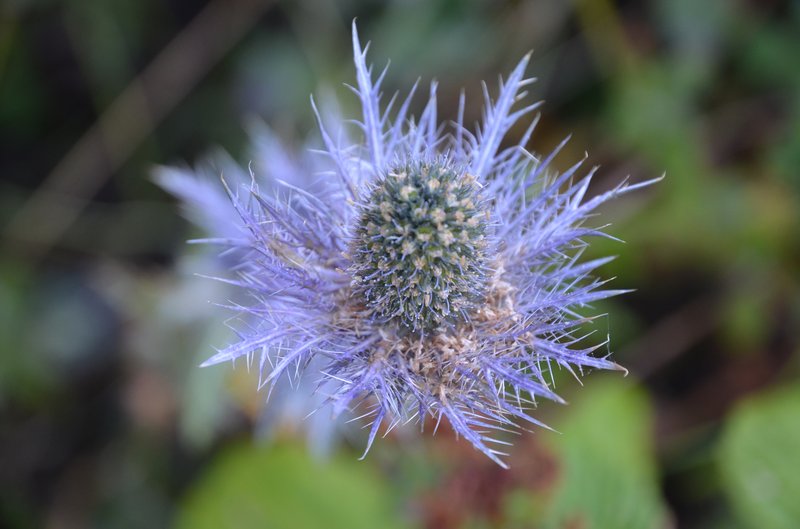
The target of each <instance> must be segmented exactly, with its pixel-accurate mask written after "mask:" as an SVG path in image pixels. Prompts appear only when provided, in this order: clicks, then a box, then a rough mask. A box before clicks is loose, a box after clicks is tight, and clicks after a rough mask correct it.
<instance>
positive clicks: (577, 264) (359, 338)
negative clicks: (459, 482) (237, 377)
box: [162, 25, 649, 466]
mask: <svg viewBox="0 0 800 529" xmlns="http://www.w3.org/2000/svg"><path fill="white" fill-rule="evenodd" d="M353 47H354V54H355V66H356V78H357V83H356V86H354V87H351V88H352V90H353V92H354V93H355V94H356V95H357V96H358V98H359V100H360V103H361V106H362V111H363V114H362V116H361V118H360V119H359V120H356V121H355V122H354V123H355V127H356V129H357V130H356V133H357V134H356V136H357V137H358V139H357V140H356V141H353V140H351V139H350V134H349V132H348V130H349V129H348V126H349V125H350V123H351V122H349V121H347V122H345V121H341V123H339V124H334V125H333V126H331V124H330V120H326V119H322V117H321V116H320V113H319V111H318V110H317V107H316V106H314V110H315V112H316V113H317V118H318V121H319V126H320V132H321V136H322V148H320V149H318V150H317V154H318V155H319V157H318V159H317V160H318V161H317V162H314V163H309V164H306V167H307V168H308V169H309V170H313V172H314V174H308V175H305V176H303V175H300V176H296V177H295V178H291V179H289V178H286V179H280V180H278V179H275V178H272V179H270V178H269V175H270V174H280V173H279V172H278V173H276V172H275V171H271V170H270V168H269V164H270V163H271V162H270V159H269V158H265V160H264V167H263V168H264V169H265V172H266V173H267V177H264V176H263V175H262V176H260V175H259V174H258V170H259V168H258V167H255V169H254V171H252V174H251V178H250V179H249V181H248V182H241V181H239V182H236V181H235V182H234V184H233V185H232V184H231V183H230V182H231V179H230V178H224V180H225V182H227V184H226V185H227V187H228V193H229V196H230V199H231V205H232V207H231V206H221V205H219V204H217V203H214V204H207V205H206V207H207V208H208V210H209V211H208V212H207V214H205V216H204V218H203V219H201V223H203V225H204V226H206V227H207V228H208V229H209V230H210V231H211V233H212V235H214V239H213V240H211V241H210V242H216V243H219V244H223V245H224V246H226V247H228V248H229V250H227V252H228V253H229V254H230V255H234V256H235V259H233V261H232V262H233V263H234V264H233V265H232V268H233V271H234V273H235V276H234V277H230V278H227V281H229V282H230V283H232V284H233V285H235V286H236V287H238V288H239V289H241V290H242V291H243V292H246V294H247V301H246V302H245V303H237V304H235V305H232V308H233V309H234V310H236V311H237V313H238V314H239V316H240V317H239V321H240V323H241V324H240V325H237V326H236V331H237V333H238V335H239V340H238V341H237V342H236V343H234V344H232V345H230V346H229V347H227V348H225V349H223V350H221V351H219V352H218V354H216V355H214V356H213V357H211V358H210V359H209V360H208V361H206V362H205V363H204V364H203V365H213V364H217V363H221V362H225V361H229V360H234V359H236V358H239V357H246V358H247V362H248V364H252V363H254V362H257V366H258V369H259V370H260V373H261V384H262V385H268V386H269V387H270V388H274V386H275V384H276V383H277V382H278V381H279V380H282V379H294V378H297V377H305V378H306V379H307V378H308V377H309V376H310V377H312V378H313V379H314V381H315V383H316V384H317V386H315V387H316V394H317V396H318V397H320V398H322V399H323V401H324V404H326V405H329V406H330V408H331V409H332V411H333V414H334V415H335V416H339V415H340V414H341V413H342V412H344V411H348V412H353V413H356V414H358V415H361V416H362V418H363V419H365V420H367V421H369V423H368V424H370V425H371V426H370V429H369V432H370V433H369V438H368V441H367V450H369V446H371V444H372V442H373V440H374V439H375V436H376V435H377V433H378V431H379V429H380V427H381V425H382V424H384V425H386V428H387V430H390V429H392V428H393V427H395V426H396V425H398V424H401V423H405V422H410V421H417V422H418V423H419V424H420V425H424V424H425V422H426V420H427V419H431V420H432V421H433V422H434V423H435V424H436V425H437V426H438V424H439V422H440V421H441V420H442V419H446V420H447V421H448V422H449V423H450V425H451V426H452V428H453V429H454V430H455V432H457V433H458V434H459V435H460V436H463V437H464V438H466V439H467V440H469V441H470V442H471V443H472V444H473V445H474V446H475V447H476V448H478V449H479V450H481V451H482V452H483V453H485V454H486V455H487V456H488V457H490V458H491V459H492V460H494V461H496V462H497V463H498V464H500V465H503V466H505V464H504V463H503V461H502V460H501V456H503V455H504V454H503V452H502V451H501V450H500V449H499V448H498V447H499V446H502V445H503V444H505V442H504V441H502V440H501V439H498V438H496V436H493V433H497V432H499V431H503V430H509V429H513V428H515V427H516V423H517V422H518V421H520V420H522V421H527V422H530V423H533V424H537V425H541V423H540V422H539V421H537V420H536V419H535V418H534V417H532V416H531V414H530V413H531V411H532V410H533V409H534V408H535V407H536V403H537V399H542V398H544V399H550V400H554V401H558V402H561V399H560V398H559V396H558V395H557V394H556V393H555V392H554V390H553V385H554V383H553V379H552V370H553V369H556V368H563V369H566V370H567V371H569V372H571V373H573V374H576V375H577V374H578V373H580V372H582V371H583V369H584V368H601V369H620V368H619V367H618V366H617V365H616V364H615V363H613V362H611V361H610V360H608V359H607V358H605V357H598V356H594V355H593V353H594V352H595V351H596V350H597V349H598V347H599V346H597V345H593V346H590V345H582V344H584V343H585V341H584V339H585V338H586V331H585V330H582V328H583V326H584V324H585V323H586V322H587V321H588V318H587V317H585V316H584V315H582V314H581V312H580V311H581V309H582V308H583V307H585V306H587V304H590V303H591V302H593V301H595V300H599V299H603V298H607V297H609V296H613V295H616V294H619V293H621V292H622V291H620V290H608V289H605V286H604V285H605V281H602V280H599V279H596V278H594V277H592V276H591V275H590V274H591V273H592V271H593V270H595V269H596V268H597V267H599V266H601V265H603V264H604V263H606V262H608V261H609V260H610V258H603V259H595V260H589V261H582V260H581V255H582V253H583V251H584V249H585V248H586V245H587V242H586V241H587V239H588V238H590V237H593V236H606V235H605V234H604V233H603V232H602V231H601V229H600V228H592V227H589V226H587V225H585V222H586V220H587V219H588V218H589V217H590V215H591V214H592V212H593V211H594V210H595V209H596V208H597V207H598V206H599V205H600V204H602V203H603V202H605V201H607V200H609V199H610V198H613V197H615V196H618V195H620V194H622V193H625V192H627V191H630V190H633V189H636V188H638V187H642V186H644V185H647V184H649V182H645V183H643V184H637V185H626V184H622V185H620V186H618V187H616V188H615V189H613V190H611V191H609V192H606V193H604V194H601V195H599V196H596V197H594V198H591V199H587V200H584V196H585V193H586V191H587V188H588V186H589V182H590V179H591V177H592V174H593V173H594V170H595V169H594V168H593V169H591V170H589V171H588V174H585V175H584V176H580V175H579V170H580V169H581V166H582V163H583V161H580V162H578V163H576V164H575V165H573V166H572V167H570V168H569V169H567V170H566V171H564V172H563V173H561V174H558V173H556V172H555V171H554V170H553V169H552V168H551V167H550V162H551V160H552V159H553V157H554V156H555V155H556V154H557V153H558V152H559V150H560V149H561V148H562V147H563V145H564V143H566V140H565V142H564V143H562V144H561V145H559V146H558V147H557V148H556V149H555V150H554V152H553V153H551V154H550V155H548V156H546V157H543V158H540V157H537V156H535V155H533V154H531V153H529V152H528V151H526V150H525V148H524V145H525V144H526V143H527V142H528V139H529V138H530V136H531V134H532V132H533V129H534V127H535V125H536V119H533V120H532V122H531V123H530V125H529V126H528V127H527V129H526V130H525V132H524V133H523V134H522V137H521V138H520V139H519V142H518V143H517V144H516V145H513V146H511V147H504V148H501V144H502V142H503V141H504V139H505V137H506V134H507V133H508V131H509V130H510V129H511V127H512V126H514V125H515V124H516V123H518V122H519V121H520V120H523V119H525V118H527V117H528V116H530V115H531V113H532V112H533V111H534V109H536V107H537V106H538V103H534V104H530V105H527V106H522V107H521V108H519V105H518V103H519V101H520V100H521V99H522V98H523V97H524V96H525V93H524V92H523V91H522V90H523V88H524V87H525V86H526V85H528V84H530V83H531V82H532V80H530V79H525V78H524V71H525V68H526V66H527V62H528V57H525V58H523V59H522V61H520V63H519V64H518V65H517V67H516V68H515V69H514V70H513V71H512V72H511V74H510V75H509V77H508V79H506V80H505V82H502V81H501V84H500V88H499V94H498V95H497V98H496V99H495V100H492V99H491V97H490V95H489V90H488V89H487V88H486V86H485V85H484V115H483V120H482V122H481V124H480V125H479V126H478V128H477V130H476V131H474V132H471V131H470V130H468V129H467V128H466V127H465V126H464V123H463V116H464V108H465V99H464V97H463V95H462V97H461V99H460V104H459V112H458V117H457V119H456V121H455V123H454V124H452V125H451V126H447V127H446V126H443V125H440V123H439V122H438V120H437V110H436V84H435V83H433V84H432V85H431V87H430V92H429V95H428V100H427V104H426V105H425V107H424V109H423V111H422V113H421V114H420V115H419V117H418V118H416V117H414V116H412V115H411V114H410V112H409V109H410V107H411V102H412V97H413V94H414V91H415V90H414V89H415V88H416V85H415V87H414V89H412V90H411V93H410V94H409V95H408V96H407V97H405V98H403V99H402V100H399V99H397V98H396V97H395V98H392V99H391V100H390V101H389V102H388V104H387V105H386V107H385V108H384V107H382V106H381V91H380V90H381V89H380V86H381V81H382V79H383V76H384V75H385V73H386V70H383V72H382V73H381V74H380V75H379V76H378V77H377V79H375V78H374V77H373V75H372V70H371V67H369V66H368V65H367V63H366V48H363V49H362V47H361V45H360V42H359V39H358V35H357V32H356V28H355V25H354V26H353ZM312 105H313V100H312ZM274 159H275V163H281V161H282V158H281V155H280V153H277V154H276V155H275V158H274ZM287 180H288V181H287ZM312 180H313V186H309V185H308V184H309V182H311V181H312ZM162 183H164V185H165V186H166V187H167V188H169V189H171V190H172V191H173V192H175V193H176V194H178V195H179V196H181V197H182V198H184V199H185V200H188V201H189V202H192V203H194V204H195V205H197V204H200V205H204V204H203V202H204V200H203V199H202V197H201V198H198V197H197V196H193V191H192V190H191V186H186V185H184V184H185V183H186V182H182V181H180V180H176V179H169V178H166V179H164V180H162ZM220 185H222V184H220ZM201 194H202V193H201ZM205 202H209V201H208V200H206V201H205ZM214 202H216V200H214ZM225 208H227V209H225ZM209 219H210V220H209ZM215 223H224V224H226V227H225V228H220V227H218V226H216V227H215V226H214V224H215Z"/></svg>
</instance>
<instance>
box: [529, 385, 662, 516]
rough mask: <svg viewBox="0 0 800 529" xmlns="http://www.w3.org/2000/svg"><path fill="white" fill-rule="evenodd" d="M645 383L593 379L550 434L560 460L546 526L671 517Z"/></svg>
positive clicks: (547, 510)
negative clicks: (661, 483)
mask: <svg viewBox="0 0 800 529" xmlns="http://www.w3.org/2000/svg"><path fill="white" fill-rule="evenodd" d="M651 416H652V409H651V407H650V404H649V402H648V400H647V397H646V395H645V393H644V391H643V390H641V389H639V388H637V387H634V386H632V385H630V384H625V383H624V382H623V381H621V380H620V379H619V377H613V378H611V379H608V380H607V381H603V382H596V381H595V382H593V383H592V384H591V385H590V386H589V387H588V388H585V389H584V390H583V391H581V396H580V399H579V401H578V402H577V403H575V404H574V408H573V409H572V410H571V413H570V414H569V415H568V417H567V419H566V420H565V421H564V422H562V423H561V424H560V425H559V430H560V431H561V432H562V433H563V435H560V436H557V437H555V438H553V439H552V441H551V445H552V448H553V450H554V451H555V452H556V453H558V454H559V458H560V460H561V464H562V468H561V475H560V478H559V484H558V486H557V487H556V490H555V492H554V495H553V498H552V502H551V503H550V505H549V506H548V507H547V508H546V511H545V513H544V520H545V523H544V524H543V526H544V527H553V528H557V527H558V528H561V527H581V528H583V529H591V528H597V529H605V528H612V527H613V528H615V529H625V528H628V527H630V528H635V529H642V528H657V527H665V526H667V525H668V522H667V519H668V515H667V509H666V507H665V505H664V502H663V499H662V498H661V496H660V493H659V488H658V482H657V476H656V466H655V460H654V458H653V454H652V446H651V443H652V440H651Z"/></svg>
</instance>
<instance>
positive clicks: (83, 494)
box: [0, 0, 800, 529]
mask: <svg viewBox="0 0 800 529" xmlns="http://www.w3.org/2000/svg"><path fill="white" fill-rule="evenodd" d="M356 17H357V18H358V24H359V29H360V32H361V36H362V39H363V40H365V41H366V40H371V41H372V46H371V48H370V49H371V52H370V57H371V59H372V61H373V62H374V63H376V64H377V65H381V66H382V65H383V64H384V63H385V61H386V60H387V59H391V61H392V66H391V68H390V70H389V74H388V77H387V80H386V92H387V93H390V92H393V91H394V90H396V89H399V90H401V91H404V90H406V89H407V88H409V87H410V85H411V84H412V83H413V82H414V80H416V78H417V77H418V76H421V77H422V79H423V82H428V81H430V80H431V79H432V78H434V77H435V78H436V79H438V81H439V83H440V87H439V88H440V97H439V101H440V114H441V115H442V116H443V117H444V118H452V117H454V116H455V112H456V109H457V106H456V105H457V100H458V93H459V90H460V89H461V87H462V86H463V87H465V88H466V93H467V97H468V102H469V101H471V102H472V104H471V105H468V109H467V113H468V114H469V117H470V121H472V120H474V119H478V118H479V116H480V111H481V107H480V80H482V79H486V80H487V81H488V82H489V85H490V87H491V88H492V90H495V89H496V78H497V75H498V74H499V73H507V72H508V71H510V69H511V68H512V67H513V65H514V64H515V63H516V61H517V60H519V58H520V57H521V56H522V55H523V54H524V53H525V52H527V51H528V50H530V49H533V50H534V55H533V58H532V62H531V66H530V68H529V74H530V75H533V76H536V77H538V78H539V81H538V82H537V83H536V84H535V85H533V87H532V89H531V93H532V95H531V96H530V97H532V98H534V99H545V100H546V101H547V103H546V105H545V106H544V107H543V111H542V114H543V115H542V119H541V122H540V125H539V128H538V129H537V132H536V133H535V134H534V137H533V139H532V140H531V143H530V144H529V145H528V147H529V148H530V149H531V150H534V151H537V152H546V151H548V150H549V149H552V148H553V147H554V146H555V145H557V144H558V143H559V142H560V140H561V139H563V138H564V137H565V136H566V135H567V134H569V133H572V134H574V136H573V139H572V140H571V142H570V143H569V145H568V147H567V149H566V151H565V152H564V153H562V154H561V155H560V156H559V158H558V159H557V162H556V165H558V166H559V167H561V168H565V167H567V166H569V165H571V163H572V162H573V161H574V160H575V159H576V158H580V157H581V156H582V155H583V152H584V151H585V150H587V151H588V152H589V156H590V158H589V161H590V163H592V164H600V165H602V168H601V171H600V173H599V178H598V180H597V182H596V184H595V188H596V189H595V191H597V190H600V189H604V188H607V187H609V186H611V185H613V184H614V183H615V182H618V181H619V180H620V179H622V178H624V177H625V176H626V175H631V178H632V179H633V180H635V181H638V180H644V179H647V178H651V177H654V176H658V175H660V174H661V173H662V172H666V175H667V176H666V178H665V180H663V181H662V182H661V183H659V184H657V185H656V186H653V187H652V188H649V189H647V190H645V191H643V192H641V193H638V194H636V195H635V196H629V197H626V199H625V200H621V201H618V202H616V203H613V204H611V205H610V206H609V207H608V208H606V210H605V211H604V217H603V220H602V221H599V222H603V223H604V222H605V221H609V222H612V223H613V224H612V226H611V227H610V228H609V231H610V232H611V233H613V234H614V235H616V236H618V237H620V238H622V239H624V240H625V241H626V243H624V244H621V243H617V242H614V241H599V242H598V243H597V244H596V245H595V246H594V247H593V250H592V251H593V252H594V253H596V254H598V255H599V254H614V255H619V258H618V259H617V260H616V261H615V262H613V263H611V264H610V265H607V266H606V267H605V269H604V271H603V272H604V274H606V275H608V276H616V277H617V279H616V280H615V283H614V284H615V286H616V287H619V288H629V287H635V288H636V289H637V290H636V291H635V292H634V293H632V294H628V295H626V296H623V297H620V298H617V299H614V300H612V301H609V302H606V303H603V304H602V305H598V307H597V309H596V310H597V311H598V312H608V313H609V316H608V317H607V318H605V319H604V320H602V323H600V324H598V325H599V326H600V329H599V331H600V333H599V334H602V335H605V334H606V333H610V335H611V337H612V342H611V343H612V348H613V350H614V351H615V359H616V360H617V361H618V362H619V363H621V364H623V365H625V366H627V367H628V368H629V369H630V372H631V373H630V375H629V376H628V377H627V378H623V377H622V376H620V375H619V374H612V375H605V374H602V373H593V374H591V375H590V376H588V377H586V378H585V379H584V384H585V386H584V387H580V386H579V384H578V383H577V382H576V381H575V380H573V379H569V378H564V380H563V381H561V382H560V383H559V390H560V391H561V392H562V393H563V394H565V395H566V397H567V399H568V400H569V401H570V405H569V406H566V407H563V406H555V405H553V406H547V405H544V406H542V407H541V410H540V412H541V413H540V414H539V415H540V418H542V419H543V420H545V421H546V422H548V423H549V424H551V425H553V426H554V427H555V428H556V429H557V430H559V432H561V434H555V433H551V432H548V431H545V430H539V431H535V432H533V433H526V434H524V435H522V436H521V437H519V438H517V439H516V440H515V447H514V449H513V450H512V455H511V457H510V459H509V463H510V464H511V470H510V471H503V470H501V469H500V468H498V467H496V466H495V465H494V464H493V463H491V462H489V461H488V460H486V459H485V458H484V457H483V456H482V455H480V454H478V453H476V452H475V451H474V450H473V449H472V448H471V447H469V445H467V444H466V443H464V442H460V441H457V440H456V439H455V438H454V437H453V436H452V435H451V434H450V433H448V432H447V431H442V432H440V433H439V434H438V435H437V436H436V437H432V436H430V435H429V434H426V435H425V436H424V437H422V438H415V437H414V436H406V435H390V436H388V437H387V439H384V440H382V441H381V442H379V443H377V446H376V448H374V449H373V451H372V452H371V453H370V454H369V455H368V456H367V458H366V460H365V461H359V460H358V456H359V455H360V450H361V449H362V448H363V440H364V438H363V436H362V435H360V434H359V433H358V432H357V433H356V434H355V435H351V436H346V437H345V438H344V439H343V440H341V441H340V442H338V443H333V444H332V445H331V447H330V450H329V451H330V453H329V454H328V455H327V457H324V456H320V455H319V454H318V452H319V450H312V449H307V448H306V446H307V443H306V440H305V438H304V434H303V433H302V430H303V425H302V424H292V423H291V421H284V422H281V423H279V424H277V425H276V424H271V425H270V427H269V428H265V427H263V424H262V421H261V420H260V417H262V416H263V414H264V410H265V409H268V408H269V405H270V403H266V404H265V402H264V400H265V397H266V395H265V393H257V392H256V391H255V390H254V387H255V383H254V375H253V374H250V373H247V372H246V370H244V369H238V370H233V369H230V368H229V367H226V366H219V367H214V368H208V369H199V368H198V367H197V365H198V364H199V363H200V361H202V359H204V358H205V357H207V356H209V355H210V354H212V353H213V347H214V346H215V345H216V346H219V345H222V344H224V343H225V341H226V340H227V338H228V335H227V331H226V330H225V326H224V325H223V321H222V320H223V318H224V315H223V314H221V313H220V311H219V309H218V308H216V307H214V306H213V305H211V304H209V303H208V302H207V301H208V300H217V301H220V300H224V299H225V293H224V289H223V288H222V286H221V285H220V284H217V283H215V282H213V281H209V280H205V279H202V278H198V277H196V276H195V275H193V274H195V273H196V272H198V271H203V270H204V269H205V268H206V267H207V266H209V265H208V263H209V260H210V258H209V256H208V251H207V250H205V249H201V248H197V247H188V246H187V245H186V244H185V240H186V239H188V238H191V237H194V236H198V235H199V234H200V232H198V231H197V230H196V229H194V228H192V227H191V226H190V225H189V223H188V222H187V221H185V220H184V219H183V217H181V215H180V213H179V210H178V208H177V207H176V204H175V202H174V200H173V199H171V198H170V197H169V196H168V195H166V194H165V193H164V192H163V191H161V190H160V189H159V188H158V187H157V186H155V185H154V184H153V182H152V180H151V174H152V168H153V167H154V166H155V165H156V164H178V165H187V164H193V163H195V161H197V160H200V159H203V158H204V157H207V156H209V155H210V153H213V152H215V150H217V149H220V148H221V149H224V150H225V151H227V152H228V153H230V155H231V156H233V157H234V158H235V159H237V160H239V161H240V162H241V163H243V164H245V165H246V163H247V156H248V154H247V152H248V150H247V149H248V147H247V146H248V136H247V130H248V124H252V123H253V122H257V121H258V120H261V121H263V122H265V123H268V124H269V125H270V126H271V127H272V128H273V129H274V130H275V131H276V132H277V133H278V134H279V135H280V136H281V137H282V138H283V139H285V140H286V141H287V142H289V143H290V144H294V145H297V146H298V148H299V146H301V145H302V144H303V143H304V141H305V140H306V139H307V138H308V137H313V135H314V134H315V126H314V122H313V119H312V114H311V111H310V105H309V100H308V96H309V94H311V93H315V94H318V95H320V94H325V93H333V94H335V95H336V96H337V97H339V98H340V100H341V101H342V105H343V107H344V111H345V112H347V113H350V112H353V111H354V110H355V109H356V108H357V107H356V102H355V100H354V98H353V97H352V96H351V94H350V93H349V92H348V91H347V89H346V88H343V87H342V85H341V83H342V82H352V80H353V77H354V73H353V67H352V61H351V48H350V29H349V26H350V22H351V21H352V19H353V18H356ZM421 104H422V101H421V99H420V100H419V101H418V103H417V105H418V106H417V108H418V109H419V106H420V105H421ZM522 132H523V131H522V130H516V131H515V132H513V134H516V135H519V134H521V133H522ZM798 167H800V2H797V1H791V0H785V1H781V0H749V1H746V0H704V1H694V0H651V1H647V2H632V1H613V0H575V1H572V2H570V1H564V0H533V1H505V2H500V1H490V0H470V1H455V0H396V1H391V2H381V1H377V0H374V1H358V0H349V1H343V2H327V1H323V0H318V1H317V0H305V1H303V0H300V1H295V2H291V1H288V0H284V1H281V0H272V1H270V0H225V1H223V0H212V1H210V2H206V1H200V0H160V1H156V0H71V1H67V0H64V1H56V0H3V1H2V2H0V175H2V177H1V178H0V526H2V527H10V528H33V527H46V528H54V529H71V528H84V527H88V528H138V527H147V528H151V527H179V528H188V529H194V528H205V527H208V528H218V527H236V528H242V529H248V528H251V527H252V528H262V527H263V528H313V527H327V528H339V527H341V528H346V529H353V528H362V527H363V528H378V527H381V528H386V527H409V528H410V527H423V528H456V527H459V528H460V527H465V528H516V529H523V528H540V527H541V528H550V527H552V528H564V529H567V528H571V529H588V528H601V529H603V528H610V529H615V528H625V527H631V528H639V527H642V528H661V527H690V528H695V527H697V528H700V527H703V528H706V527H710V528H723V527H724V528H745V527H754V528H760V529H761V528H764V529H771V528H793V527H800V502H798V498H800V450H798V447H800V377H798V374H799V373H800V360H799V359H800V338H798V332H797V331H798V329H799V328H800V281H799V280H798V272H799V271H800V213H798V211H799V206H800V172H798ZM312 444H313V443H312Z"/></svg>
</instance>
